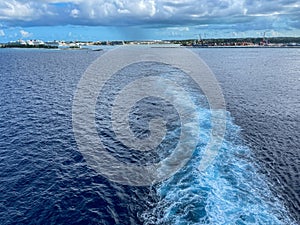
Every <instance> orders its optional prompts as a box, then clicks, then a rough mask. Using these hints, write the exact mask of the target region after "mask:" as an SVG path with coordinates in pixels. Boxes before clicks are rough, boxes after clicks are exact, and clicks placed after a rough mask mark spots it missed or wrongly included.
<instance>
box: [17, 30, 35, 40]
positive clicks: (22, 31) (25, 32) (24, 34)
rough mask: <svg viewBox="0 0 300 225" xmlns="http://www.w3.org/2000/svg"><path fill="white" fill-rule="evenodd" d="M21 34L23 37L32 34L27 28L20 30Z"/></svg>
mask: <svg viewBox="0 0 300 225" xmlns="http://www.w3.org/2000/svg"><path fill="white" fill-rule="evenodd" d="M20 34H21V36H22V37H23V38H28V37H30V36H31V35H32V34H31V33H29V32H27V31H25V30H20Z"/></svg>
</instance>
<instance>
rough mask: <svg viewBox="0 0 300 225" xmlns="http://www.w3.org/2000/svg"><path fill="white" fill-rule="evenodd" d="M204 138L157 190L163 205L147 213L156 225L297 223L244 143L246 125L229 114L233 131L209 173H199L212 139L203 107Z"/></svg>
mask: <svg viewBox="0 0 300 225" xmlns="http://www.w3.org/2000/svg"><path fill="white" fill-rule="evenodd" d="M199 114H200V118H201V121H200V124H199V125H200V128H201V129H200V130H201V133H200V137H199V143H198V146H197V148H196V149H195V152H194V155H193V158H192V159H191V160H190V161H189V163H188V164H187V165H186V166H185V167H184V168H182V169H181V170H180V171H179V172H178V173H177V174H175V175H174V176H173V177H171V178H170V179H168V180H167V181H164V182H162V183H161V184H160V185H158V187H157V195H158V196H159V202H158V204H156V205H155V206H154V207H153V208H151V209H150V210H148V211H146V212H144V213H143V215H142V217H143V220H144V223H145V224H147V225H150V224H239V225H241V224H276V225H277V224H296V223H295V222H293V221H292V219H291V218H290V217H289V213H288V212H287V210H286V209H285V208H284V206H283V205H282V203H281V202H280V201H279V200H278V198H277V197H276V196H275V195H274V194H273V193H272V192H271V191H270V189H269V188H268V182H267V180H266V179H264V177H263V175H262V174H259V173H258V171H257V169H256V166H255V164H254V162H253V158H252V157H251V154H250V153H251V152H250V151H251V149H249V148H248V147H247V146H245V145H244V144H243V143H242V139H241V138H240V135H239V132H240V127H238V126H237V125H235V124H234V123H233V119H232V118H231V116H230V115H229V113H228V112H227V128H226V134H225V138H224V142H223V144H222V147H221V149H220V150H219V154H218V156H217V158H216V159H215V161H214V163H213V164H212V165H211V166H210V167H208V168H207V170H206V171H204V172H200V171H199V170H198V166H199V161H200V160H201V157H202V155H201V153H202V152H203V150H204V148H205V146H206V145H207V143H208V141H209V132H210V128H211V124H210V112H209V110H208V109H203V108H202V109H199Z"/></svg>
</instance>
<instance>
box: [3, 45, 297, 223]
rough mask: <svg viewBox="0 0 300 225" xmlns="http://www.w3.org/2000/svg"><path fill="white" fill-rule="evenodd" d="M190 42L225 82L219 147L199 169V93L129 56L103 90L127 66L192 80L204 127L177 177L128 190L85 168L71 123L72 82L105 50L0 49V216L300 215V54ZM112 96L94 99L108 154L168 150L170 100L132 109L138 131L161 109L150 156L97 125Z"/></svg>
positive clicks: (261, 219)
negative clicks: (161, 138)
mask: <svg viewBox="0 0 300 225" xmlns="http://www.w3.org/2000/svg"><path fill="white" fill-rule="evenodd" d="M193 51H195V53H196V54H199V55H200V56H201V57H202V58H203V59H204V60H205V61H206V63H207V64H208V65H209V66H210V67H211V69H212V70H213V72H214V73H215V75H216V77H217V79H218V80H219V81H220V85H221V86H222V88H223V91H224V96H225V100H226V102H227V112H226V115H227V129H226V135H225V140H224V143H223V145H222V148H221V150H220V152H219V154H218V156H217V158H216V160H215V162H214V164H213V165H211V167H209V169H208V170H207V171H205V172H203V173H200V172H199V170H198V169H197V168H198V162H199V160H200V159H201V157H202V155H201V153H202V152H203V149H204V148H205V145H206V144H207V142H208V141H209V132H210V130H211V122H210V116H211V112H210V111H209V110H208V107H207V103H206V101H205V97H204V96H203V95H202V94H201V92H197V91H195V85H194V84H193V83H192V82H191V81H190V80H189V79H185V78H184V77H185V74H184V73H182V72H181V71H180V70H178V69H176V68H172V67H170V66H168V65H163V64H159V63H155V62H148V63H139V64H135V65H132V66H131V67H128V68H126V69H125V70H122V71H120V72H119V73H118V75H117V77H119V78H118V79H117V80H118V82H119V83H118V82H117V83H112V84H109V83H108V84H107V85H111V88H110V87H108V86H106V88H107V94H108V95H110V94H109V93H111V94H112V92H113V91H112V90H113V89H114V88H118V87H122V86H123V85H124V82H126V79H125V78H126V76H128V74H131V76H133V75H134V76H138V74H144V75H145V74H147V75H149V74H152V75H160V76H163V77H166V78H170V79H173V80H175V81H176V79H177V81H178V84H180V85H185V86H187V87H190V88H188V90H187V91H189V93H190V94H191V96H192V98H193V99H194V101H195V102H196V103H197V105H198V108H197V110H198V111H197V113H198V114H199V116H200V118H201V119H200V121H199V127H200V130H201V134H200V137H199V143H198V145H197V148H196V149H195V152H194V155H193V158H192V159H191V160H190V162H189V163H188V164H187V165H186V166H185V167H184V168H182V169H181V170H180V171H179V173H177V174H176V175H175V176H173V177H171V178H170V179H168V180H167V181H164V182H162V183H160V184H158V185H155V186H152V187H128V186H123V185H121V184H117V183H113V182H110V181H109V180H107V179H106V178H104V177H102V176H101V175H99V174H97V173H96V172H95V171H93V170H91V169H90V168H89V167H88V165H87V163H86V161H85V159H84V158H83V156H82V155H81V153H80V151H79V149H78V147H77V145H76V141H75V138H74V134H73V130H72V100H73V97H74V93H75V91H76V86H77V84H78V82H79V80H80V78H81V76H82V74H83V73H84V71H85V69H86V68H87V67H88V65H89V64H90V63H91V62H92V61H93V60H95V59H96V58H97V57H99V56H100V54H102V53H101V52H92V51H84V50H83V51H33V50H30V51H28V50H1V52H0V104H1V105H0V106H1V107H0V199H1V201H0V223H1V224H293V223H296V222H293V219H292V217H294V218H295V219H296V220H298V222H299V221H300V218H299V214H298V209H299V208H300V207H299V203H300V201H299V198H300V197H299V193H300V189H299V188H300V184H299V180H300V179H299V173H300V153H299V149H300V148H299V147H300V146H299V127H300V124H299V104H300V103H299V101H300V96H299V83H300V81H299V77H300V76H299V71H300V54H299V53H300V51H299V50H297V49H197V50H193ZM124 79H125V80H124ZM110 97H111V96H108V99H107V102H105V100H103V98H102V100H101V101H100V100H99V101H98V105H97V107H96V110H97V115H98V116H97V121H96V122H97V124H98V131H99V135H103V136H105V143H106V145H107V146H108V147H109V149H108V150H109V151H110V153H111V154H114V155H115V156H116V157H119V159H120V160H123V161H128V160H129V161H135V160H137V161H140V160H142V161H143V163H149V162H150V163H151V162H152V161H157V160H160V159H161V157H165V156H166V155H168V154H170V149H172V148H173V147H174V146H175V145H176V139H177V136H178V132H179V131H180V123H178V115H177V114H176V113H174V112H173V111H174V110H173V108H172V106H170V105H168V104H164V103H160V102H159V101H158V100H157V99H155V98H148V99H145V100H143V101H141V102H139V104H137V105H136V107H135V108H133V110H132V114H131V116H130V118H131V121H132V124H131V125H132V126H133V127H136V128H133V129H135V132H136V134H137V136H140V137H141V138H143V136H147V135H148V130H147V126H144V125H145V124H147V123H148V120H147V118H145V117H143V116H141V115H143V113H146V114H147V115H148V116H153V115H154V116H155V115H160V116H161V114H162V113H163V112H165V113H167V114H168V118H170V120H171V121H173V122H172V123H171V125H170V126H169V131H168V132H169V135H170V137H171V139H170V141H169V142H168V141H166V143H165V144H164V145H162V146H161V147H162V149H160V150H159V151H158V153H157V154H154V155H151V154H150V155H146V156H145V158H141V157H140V156H137V155H134V154H133V155H128V152H126V151H125V150H124V149H122V148H118V145H116V143H115V140H114V139H113V138H111V136H110V133H109V132H108V133H104V134H103V133H102V134H101V132H102V131H101V129H103V126H105V124H106V122H105V121H106V120H105V118H106V117H107V116H109V112H107V113H104V112H106V111H105V110H106V109H107V108H106V107H104V106H105V105H107V106H109V105H110V104H111V102H110V101H109V98H110ZM162 107H165V111H164V110H162ZM149 112H151V113H149ZM101 126H102V127H101ZM145 127H146V128H145ZM104 128H105V127H104ZM178 129H179V130H178ZM172 138H173V139H174V140H173V139H172ZM151 160H152V161H151Z"/></svg>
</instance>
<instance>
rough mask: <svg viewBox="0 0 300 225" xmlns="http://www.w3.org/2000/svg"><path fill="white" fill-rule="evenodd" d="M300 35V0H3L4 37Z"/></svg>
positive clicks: (0, 33) (0, 30) (0, 36)
mask: <svg viewBox="0 0 300 225" xmlns="http://www.w3.org/2000/svg"><path fill="white" fill-rule="evenodd" d="M264 33H265V35H266V37H276V36H292V37H299V36H300V0H0V42H8V41H12V40H18V39H23V40H27V39H41V40H44V41H51V40H71V41H75V40H85V41H98V40H99V41H106V40H170V39H198V38H199V37H201V38H222V37H224V38H228V37H231V38H235V37H262V36H263V35H264Z"/></svg>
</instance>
